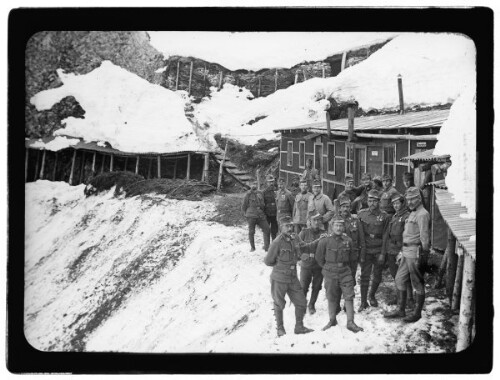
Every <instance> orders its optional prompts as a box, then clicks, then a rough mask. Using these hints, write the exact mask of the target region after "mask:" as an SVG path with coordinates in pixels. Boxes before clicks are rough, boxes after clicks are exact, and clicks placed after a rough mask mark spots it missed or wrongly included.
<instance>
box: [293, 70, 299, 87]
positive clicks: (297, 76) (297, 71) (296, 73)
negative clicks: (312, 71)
mask: <svg viewBox="0 0 500 380" xmlns="http://www.w3.org/2000/svg"><path fill="white" fill-rule="evenodd" d="M298 78H299V70H296V71H295V80H294V81H293V84H297V79H298Z"/></svg>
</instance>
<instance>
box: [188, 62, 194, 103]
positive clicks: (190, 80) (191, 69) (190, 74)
mask: <svg viewBox="0 0 500 380" xmlns="http://www.w3.org/2000/svg"><path fill="white" fill-rule="evenodd" d="M192 80H193V61H191V68H190V69H189V85H188V94H189V95H191V82H192Z"/></svg>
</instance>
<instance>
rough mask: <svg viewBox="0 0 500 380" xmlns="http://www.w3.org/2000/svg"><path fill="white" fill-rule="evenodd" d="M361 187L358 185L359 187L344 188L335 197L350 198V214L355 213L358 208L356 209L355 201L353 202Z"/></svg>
mask: <svg viewBox="0 0 500 380" xmlns="http://www.w3.org/2000/svg"><path fill="white" fill-rule="evenodd" d="M363 189H364V187H362V186H360V187H355V188H354V189H352V190H344V191H343V192H341V193H340V194H339V196H338V197H337V199H340V198H349V199H350V200H351V210H350V211H351V214H355V213H356V212H357V211H358V210H356V203H354V200H355V199H356V197H358V196H359V195H360V194H361V193H362V191H363Z"/></svg>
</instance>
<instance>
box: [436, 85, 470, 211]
mask: <svg viewBox="0 0 500 380" xmlns="http://www.w3.org/2000/svg"><path fill="white" fill-rule="evenodd" d="M434 154H449V155H450V156H451V166H450V167H449V168H448V173H447V175H446V186H448V191H449V192H450V193H452V194H453V196H454V198H455V200H456V201H458V202H460V203H461V204H462V205H463V206H465V207H466V208H467V211H468V212H467V214H464V215H461V217H468V218H475V217H476V86H475V83H473V84H472V86H469V87H467V88H466V89H465V90H464V92H463V93H462V94H461V95H460V96H459V97H458V99H457V100H456V101H455V103H453V105H452V107H451V109H450V115H449V116H448V120H446V121H445V123H444V124H443V126H442V127H441V130H440V132H439V136H438V142H437V143H436V147H435V148H434Z"/></svg>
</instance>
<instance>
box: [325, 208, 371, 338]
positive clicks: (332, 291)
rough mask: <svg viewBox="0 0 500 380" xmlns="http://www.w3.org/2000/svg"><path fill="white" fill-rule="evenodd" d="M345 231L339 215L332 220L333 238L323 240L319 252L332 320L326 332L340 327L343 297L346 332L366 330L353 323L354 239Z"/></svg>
mask: <svg viewBox="0 0 500 380" xmlns="http://www.w3.org/2000/svg"><path fill="white" fill-rule="evenodd" d="M343 230H344V220H343V219H342V218H341V217H340V216H338V215H337V216H335V217H334V219H333V221H332V232H333V235H332V236H329V237H327V238H326V239H322V240H321V241H320V242H319V243H318V248H317V249H316V255H315V257H316V261H317V262H318V264H319V265H320V266H321V267H322V268H323V270H322V273H323V276H324V278H325V291H326V298H327V300H328V314H329V317H330V319H329V321H328V324H327V325H326V326H325V327H323V330H327V329H329V328H330V327H332V326H336V325H337V307H338V304H339V302H340V297H341V296H342V295H343V296H344V300H345V308H346V313H347V329H348V330H350V331H352V332H355V333H357V332H358V331H363V329H362V328H361V327H359V326H357V325H356V324H355V323H354V301H353V300H354V279H353V277H352V273H351V268H349V260H350V257H351V250H352V239H351V238H350V237H348V236H347V235H346V234H344V233H343Z"/></svg>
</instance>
